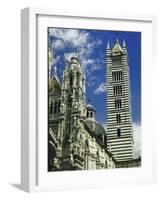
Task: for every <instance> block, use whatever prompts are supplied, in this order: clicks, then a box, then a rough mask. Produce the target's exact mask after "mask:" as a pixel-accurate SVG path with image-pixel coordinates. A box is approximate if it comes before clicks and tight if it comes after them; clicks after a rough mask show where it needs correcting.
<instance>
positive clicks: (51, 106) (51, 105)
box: [50, 101, 53, 114]
mask: <svg viewBox="0 0 161 200" xmlns="http://www.w3.org/2000/svg"><path fill="white" fill-rule="evenodd" d="M52 113H53V102H52V101H51V103H50V114H52Z"/></svg>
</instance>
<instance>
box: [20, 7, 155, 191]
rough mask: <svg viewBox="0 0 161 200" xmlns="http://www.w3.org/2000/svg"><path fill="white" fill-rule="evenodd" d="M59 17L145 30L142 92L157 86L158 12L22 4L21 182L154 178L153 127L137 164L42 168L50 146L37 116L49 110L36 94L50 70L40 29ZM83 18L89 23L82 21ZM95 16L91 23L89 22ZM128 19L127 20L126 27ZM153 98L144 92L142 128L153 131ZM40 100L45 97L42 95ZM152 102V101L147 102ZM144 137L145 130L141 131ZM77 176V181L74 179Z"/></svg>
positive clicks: (66, 185)
mask: <svg viewBox="0 0 161 200" xmlns="http://www.w3.org/2000/svg"><path fill="white" fill-rule="evenodd" d="M41 18H42V19H41ZM60 18H61V21H62V22H63V20H64V24H67V26H68V20H69V21H70V20H71V19H73V20H74V21H77V25H76V24H74V25H73V27H76V26H77V27H83V28H87V26H92V27H93V28H96V27H97V28H98V27H99V26H100V28H101V27H103V26H104V23H106V22H108V21H110V22H111V23H113V27H115V28H116V29H118V26H120V30H121V29H122V30H127V29H126V27H129V28H128V30H140V31H143V33H144V37H145V40H146V41H147V42H148V46H149V51H147V49H146V47H147V44H146V42H145V40H144V42H143V43H142V48H143V49H142V51H143V56H142V59H143V61H142V62H143V63H142V64H146V67H144V71H143V69H142V72H144V73H143V74H142V79H143V86H142V95H144V96H145V97H147V96H148V92H147V91H146V87H147V86H148V87H149V89H150V88H151V89H152V86H153V85H152V84H149V83H148V80H149V77H151V76H153V74H152V73H151V70H150V66H151V65H152V63H153V67H155V47H156V19H155V17H154V16H150V15H149V16H147V15H146V16H144V15H143V16H138V15H132V14H116V13H115V14H112V13H111V14H110V13H102V12H97V13H88V12H83V11H64V10H63V11H62V10H53V9H43V8H25V9H23V10H22V16H21V47H22V54H21V67H22V68H21V188H22V189H23V190H25V191H29V192H33V191H54V190H63V189H79V188H84V189H85V188H96V187H107V186H113V185H114V186H116V185H122V184H125V185H126V184H128V185H129V184H130V185H135V184H148V183H150V184H151V183H155V182H156V164H155V163H156V157H155V133H153V137H152V138H150V136H149V134H147V136H146V140H145V142H144V148H143V157H144V158H145V159H143V166H142V167H141V168H139V169H126V170H124V169H117V170H113V171H111V170H110V173H109V171H108V170H107V171H105V170H101V171H100V170H97V171H88V172H87V171H81V172H80V171H78V172H76V171H74V172H53V173H52V175H49V173H48V172H47V171H46V174H43V173H44V171H43V170H42V169H41V168H42V165H43V164H42V163H41V161H40V153H42V154H43V152H40V147H42V148H41V151H44V152H46V150H47V149H45V145H43V144H42V143H43V134H45V133H43V134H41V135H40V134H39V130H45V127H41V128H40V124H39V123H38V119H39V115H40V113H42V112H45V111H41V110H40V109H39V108H40V105H39V104H40V103H38V99H39V98H40V97H42V96H41V95H42V94H39V91H40V90H39V89H40V88H41V87H43V84H45V83H46V82H45V81H46V78H47V76H45V73H46V72H45V71H44V70H47V68H45V67H47V66H44V67H42V71H41V72H40V70H39V64H38V63H39V60H38V59H39V58H38V56H39V53H38V46H39V45H38V36H37V34H38V31H39V30H41V26H45V27H47V26H51V23H53V22H51V21H52V19H54V20H53V21H54V23H56V21H59V19H60ZM81 20H83V21H81ZM84 20H85V22H87V24H86V23H84ZM91 21H92V24H91V25H90V22H91ZM99 22H100V23H99ZM69 24H70V23H69ZM83 24H84V25H83ZM124 24H126V26H125V27H124V28H123V26H124ZM131 24H132V26H131ZM71 27H72V25H71V26H70V28H71ZM141 27H142V28H141ZM116 29H115V30H116ZM144 52H145V54H144ZM144 62H145V63H144ZM143 66H144V65H143ZM43 72H45V73H43ZM152 78H153V77H152ZM43 79H44V81H43ZM40 80H41V83H40ZM146 85H147V86H146ZM144 89H145V90H144ZM151 98H152V97H151ZM151 98H148V100H147V101H146V103H145V98H143V101H144V104H143V108H142V118H143V132H147V133H150V132H151V131H152V128H153V124H154V123H153V120H154V119H153V117H152V116H150V113H151V109H148V111H147V108H149V107H148V106H149V105H152V103H151ZM41 103H42V104H43V103H45V102H43V101H41ZM148 103H149V105H147V104H148ZM46 105H47V104H46ZM148 114H149V116H148ZM149 122H151V123H149ZM44 123H47V121H44ZM41 125H42V124H41ZM46 130H47V129H46ZM144 138H145V134H143V139H144ZM41 145H42V146H41ZM38 155H39V156H38ZM42 157H43V156H42ZM49 176H51V178H50V177H49ZM42 177H43V178H42ZM49 179H50V180H49ZM76 179H77V182H75V180H76Z"/></svg>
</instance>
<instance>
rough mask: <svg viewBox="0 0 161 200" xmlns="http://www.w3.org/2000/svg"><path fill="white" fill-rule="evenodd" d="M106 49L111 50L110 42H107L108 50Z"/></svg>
mask: <svg viewBox="0 0 161 200" xmlns="http://www.w3.org/2000/svg"><path fill="white" fill-rule="evenodd" d="M106 49H110V42H109V41H108V42H107V48H106Z"/></svg>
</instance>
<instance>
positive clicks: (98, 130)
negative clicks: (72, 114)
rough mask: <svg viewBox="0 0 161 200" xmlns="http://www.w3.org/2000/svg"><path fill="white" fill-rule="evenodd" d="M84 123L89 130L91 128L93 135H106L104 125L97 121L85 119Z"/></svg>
mask: <svg viewBox="0 0 161 200" xmlns="http://www.w3.org/2000/svg"><path fill="white" fill-rule="evenodd" d="M85 124H86V126H87V127H88V128H89V129H90V130H92V133H93V135H95V136H99V135H106V131H105V129H104V127H103V126H102V125H101V124H100V123H99V122H97V121H92V120H90V119H87V120H86V121H85Z"/></svg>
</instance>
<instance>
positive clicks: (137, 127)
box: [133, 123, 141, 158]
mask: <svg viewBox="0 0 161 200" xmlns="http://www.w3.org/2000/svg"><path fill="white" fill-rule="evenodd" d="M133 137H134V158H138V157H139V156H141V124H140V123H133Z"/></svg>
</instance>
